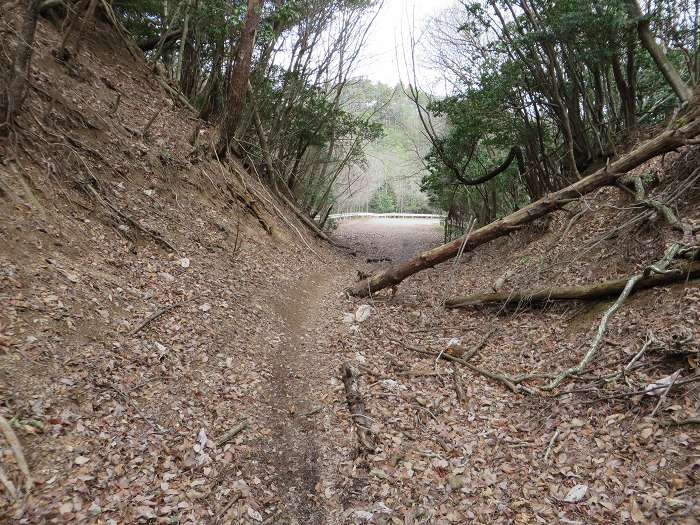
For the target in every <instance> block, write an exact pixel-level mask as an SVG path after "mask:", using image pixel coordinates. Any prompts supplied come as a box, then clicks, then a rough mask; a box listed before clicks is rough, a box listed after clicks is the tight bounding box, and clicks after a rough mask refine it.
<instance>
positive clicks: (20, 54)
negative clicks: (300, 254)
mask: <svg viewBox="0 0 700 525" xmlns="http://www.w3.org/2000/svg"><path fill="white" fill-rule="evenodd" d="M40 3H41V1H40V0H30V1H29V2H26V7H25V12H24V14H23V17H22V22H21V27H20V31H19V35H18V42H17V50H16V52H15V58H14V61H13V63H12V72H11V73H10V75H11V76H10V81H9V82H8V84H7V91H6V93H5V100H4V101H2V102H3V105H4V107H0V130H2V129H4V128H5V127H9V126H11V125H12V123H13V122H14V121H15V119H16V118H17V114H18V113H19V110H20V109H21V108H22V103H23V102H24V98H25V97H26V95H27V78H28V77H29V66H30V64H31V60H32V52H33V51H34V32H35V31H36V23H37V20H38V18H39V4H40Z"/></svg>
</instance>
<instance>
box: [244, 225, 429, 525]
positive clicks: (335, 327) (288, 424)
mask: <svg viewBox="0 0 700 525" xmlns="http://www.w3.org/2000/svg"><path fill="white" fill-rule="evenodd" d="M440 233H441V230H440V227H439V225H437V224H431V223H426V222H425V221H410V220H408V221H406V220H392V221H386V220H384V221H382V220H371V221H354V222H350V223H345V224H343V225H341V227H340V228H339V231H338V232H337V237H338V238H340V239H342V240H343V242H348V241H349V242H350V243H351V244H352V245H353V247H354V248H355V249H356V251H357V253H358V259H356V260H355V261H354V262H352V263H351V264H352V266H353V267H355V266H362V267H364V266H365V259H366V258H367V257H377V258H390V259H392V260H396V259H401V258H405V257H410V256H411V255H412V254H413V253H414V252H415V251H416V250H420V249H425V248H429V247H430V246H432V245H433V244H436V243H438V242H439V240H440ZM347 269H348V267H346V270H347ZM343 277H344V278H341V279H339V278H338V273H337V271H333V270H332V269H330V268H326V269H324V270H323V271H322V272H313V273H308V274H304V273H303V269H300V277H299V280H298V281H297V282H296V283H294V284H292V285H291V286H288V287H285V288H284V289H280V290H278V291H276V293H275V294H274V295H273V296H271V297H268V299H267V300H266V301H265V303H266V304H269V305H270V309H271V311H272V313H273V314H274V315H275V317H276V318H277V320H278V323H276V326H275V327H273V330H272V332H273V336H272V338H271V340H270V341H269V344H268V345H267V348H268V350H267V352H266V355H265V361H266V363H267V369H268V371H269V374H266V376H267V380H266V384H265V386H264V388H263V393H262V402H263V404H264V405H265V407H266V411H265V413H266V416H265V419H264V421H260V422H258V425H259V426H260V427H262V428H261V434H262V435H263V436H266V439H264V440H262V441H261V442H260V443H259V444H258V446H257V449H256V450H257V451H256V453H255V457H251V458H250V459H251V460H253V461H254V462H257V463H258V468H257V471H258V473H259V474H258V475H259V477H260V478H261V480H262V481H263V482H264V483H267V484H268V485H269V490H270V492H271V493H272V494H273V496H272V497H271V500H274V503H272V501H271V503H272V504H273V506H275V507H276V508H275V510H274V513H273V514H272V517H271V521H270V523H275V524H290V525H293V524H312V525H313V524H318V525H326V524H330V523H343V522H345V518H344V517H341V516H339V514H338V510H339V506H341V507H344V506H345V505H344V503H343V504H342V505H338V502H340V501H342V502H348V501H351V500H353V499H354V498H356V497H357V492H358V486H357V479H355V480H354V481H353V480H351V481H352V483H351V484H350V486H345V482H347V481H348V480H347V479H345V480H343V479H341V477H339V476H338V470H339V468H341V465H343V464H344V463H345V464H348V463H352V461H353V460H354V459H355V457H354V452H353V448H354V445H355V443H354V434H352V433H350V434H344V433H342V431H340V428H339V425H338V422H339V421H345V420H347V419H348V417H347V416H348V415H347V414H346V412H345V398H344V391H343V390H342V386H341V385H340V382H339V367H340V365H341V364H342V362H343V361H345V360H348V359H352V358H353V356H354V350H352V351H351V350H350V349H349V348H348V349H343V348H339V346H340V345H339V344H338V340H339V339H344V338H347V334H348V326H347V325H345V324H343V323H342V314H343V312H344V311H347V309H348V304H346V303H347V300H346V299H345V298H344V297H343V294H342V290H343V288H344V287H345V286H346V285H347V284H348V282H349V281H350V279H351V276H350V274H348V275H347V277H346V276H345V275H343ZM350 308H353V307H352V306H350ZM344 354H348V355H344ZM331 494H334V495H336V496H337V498H335V499H334V498H332V497H330V495H331ZM329 500H330V501H329ZM269 510H270V508H269V506H268V507H267V511H268V512H269Z"/></svg>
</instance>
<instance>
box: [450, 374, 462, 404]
mask: <svg viewBox="0 0 700 525" xmlns="http://www.w3.org/2000/svg"><path fill="white" fill-rule="evenodd" d="M452 380H453V381H454V383H455V395H456V396H457V402H458V403H460V404H461V403H463V402H464V389H463V388H462V376H461V374H460V373H459V368H458V367H457V365H454V366H453V367H452Z"/></svg>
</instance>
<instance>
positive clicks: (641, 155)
mask: <svg viewBox="0 0 700 525" xmlns="http://www.w3.org/2000/svg"><path fill="white" fill-rule="evenodd" d="M697 96H698V90H696V100H697ZM679 122H687V124H685V125H684V126H682V127H679V128H675V129H674V128H671V129H667V130H666V131H664V132H663V133H660V134H659V135H657V136H656V137H654V138H652V139H650V140H647V141H646V142H643V143H642V144H640V145H639V146H638V147H636V148H635V149H633V150H632V151H630V152H629V153H627V154H626V155H623V156H622V157H620V158H619V159H618V160H616V161H615V162H612V163H610V164H609V165H607V166H605V167H604V168H601V169H599V170H598V171H596V172H594V173H592V174H591V175H589V176H587V177H584V178H582V179H580V180H578V181H576V182H575V183H573V184H571V185H570V186H567V187H566V188H563V189H561V190H558V191H555V192H553V193H550V194H549V195H546V196H545V197H543V198H541V199H540V200H538V201H535V202H533V203H532V204H530V205H528V206H525V207H524V208H522V209H520V210H518V211H516V212H515V213H512V214H510V215H508V216H506V217H504V218H502V219H499V220H497V221H495V222H492V223H490V224H487V225H486V226H483V227H481V228H479V229H478V230H475V231H472V232H471V233H470V234H469V236H468V238H467V242H466V244H465V248H464V249H465V250H473V249H474V248H476V247H477V246H480V245H482V244H485V243H487V242H489V241H492V240H494V239H497V238H499V237H503V236H504V235H508V234H509V233H510V232H512V231H515V230H517V229H519V228H520V227H522V226H523V225H525V224H528V223H530V222H532V221H534V220H535V219H537V218H539V217H542V216H544V215H547V214H548V213H551V212H553V211H556V210H558V209H560V208H562V207H563V206H564V205H565V204H567V203H570V202H573V201H576V200H578V199H579V198H580V197H581V196H583V195H586V194H588V193H590V192H592V191H594V190H596V189H598V188H602V187H604V186H610V185H612V184H614V183H615V182H616V181H617V180H618V179H619V178H620V177H622V176H623V175H625V174H626V173H627V172H629V171H630V170H632V169H634V168H636V167H637V166H640V165H641V164H643V163H645V162H646V161H648V160H650V159H653V158H654V157H657V156H659V155H662V154H664V153H668V152H670V151H673V150H676V149H678V148H680V147H682V146H684V145H687V144H689V143H692V142H694V141H693V139H694V138H695V137H697V136H698V135H700V112H699V111H698V107H697V104H696V105H695V106H694V108H693V111H692V113H689V114H687V115H684V116H683V118H682V119H680V120H679ZM463 242H464V239H463V238H462V237H459V238H457V239H455V240H453V241H452V242H449V243H447V244H444V245H442V246H438V247H437V248H433V249H432V250H429V251H427V252H423V253H421V254H419V255H416V256H415V257H413V258H411V259H409V260H408V261H406V262H403V263H401V264H396V265H393V266H391V267H389V268H388V269H387V270H385V271H383V272H380V273H378V274H376V275H374V276H372V277H370V278H369V279H367V280H364V281H360V282H359V283H356V284H354V285H352V286H351V287H349V288H348V289H347V290H346V291H347V293H349V294H350V295H354V296H358V297H366V296H367V295H369V294H371V293H374V292H377V291H379V290H382V289H384V288H387V287H389V286H395V285H397V284H399V283H400V282H401V281H403V280H404V279H406V278H407V277H409V276H411V275H413V274H414V273H417V272H420V271H421V270H425V269H426V268H432V267H433V266H435V265H437V264H440V263H442V262H445V261H447V260H448V259H451V258H452V257H454V256H456V255H457V253H458V252H459V249H460V246H461V245H462V243H463Z"/></svg>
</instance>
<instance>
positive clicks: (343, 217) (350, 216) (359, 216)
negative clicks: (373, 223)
mask: <svg viewBox="0 0 700 525" xmlns="http://www.w3.org/2000/svg"><path fill="white" fill-rule="evenodd" d="M372 217H380V218H383V219H435V220H444V219H445V218H446V217H447V216H446V215H439V214H437V213H365V212H356V213H331V214H330V215H329V216H328V218H329V219H334V220H337V221H338V220H339V221H343V220H347V219H364V218H372Z"/></svg>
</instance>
